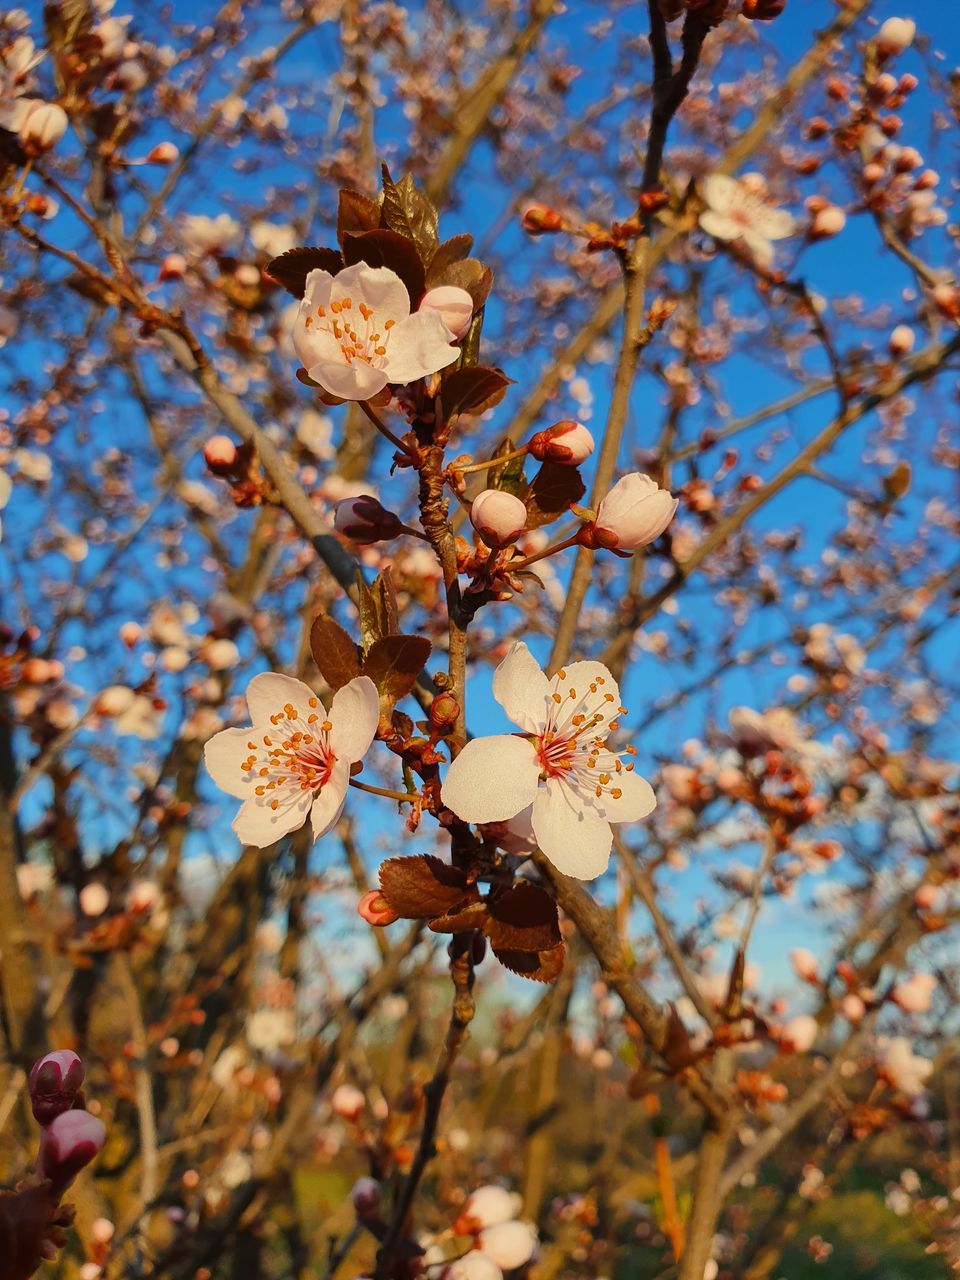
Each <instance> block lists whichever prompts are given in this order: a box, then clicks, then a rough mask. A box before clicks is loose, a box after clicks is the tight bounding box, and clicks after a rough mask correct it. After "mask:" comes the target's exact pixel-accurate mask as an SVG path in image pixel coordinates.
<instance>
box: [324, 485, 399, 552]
mask: <svg viewBox="0 0 960 1280" xmlns="http://www.w3.org/2000/svg"><path fill="white" fill-rule="evenodd" d="M333 527H334V528H335V529H336V531H337V533H342V534H343V536H344V537H345V538H350V539H352V540H353V541H354V542H359V543H361V544H362V545H364V546H369V544H370V543H372V542H383V541H384V540H385V539H387V538H395V537H397V535H398V534H400V533H402V532H403V522H402V520H401V519H400V517H399V516H397V515H394V513H393V512H392V511H388V510H387V509H386V507H384V506H382V505H381V503H380V502H379V501H378V500H377V499H376V498H374V497H373V496H372V495H371V494H369V493H361V494H360V495H359V496H358V497H356V498H344V499H343V500H342V501H341V502H338V503H337V508H336V511H335V512H334V516H333Z"/></svg>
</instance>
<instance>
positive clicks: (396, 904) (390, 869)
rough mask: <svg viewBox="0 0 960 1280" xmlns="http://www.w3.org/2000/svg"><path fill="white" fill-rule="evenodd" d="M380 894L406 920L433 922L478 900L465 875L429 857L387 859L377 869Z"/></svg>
mask: <svg viewBox="0 0 960 1280" xmlns="http://www.w3.org/2000/svg"><path fill="white" fill-rule="evenodd" d="M380 892H381V893H382V894H383V896H384V897H385V898H386V900H387V902H389V904H390V906H391V907H392V908H393V909H394V911H396V913H397V915H400V916H404V917H405V918H406V919H408V920H432V919H433V918H434V917H435V916H439V915H443V914H444V913H445V912H448V911H451V910H453V908H454V907H459V906H461V904H462V905H464V906H466V905H467V903H468V902H470V901H475V900H476V899H477V898H478V896H479V895H478V894H477V888H476V886H475V885H468V884H467V874H466V872H465V871H461V870H460V868H459V867H451V866H448V865H447V864H446V863H445V862H441V861H440V859H439V858H435V857H433V855H432V854H429V853H421V854H417V855H416V856H415V857H412V858H389V859H388V860H387V861H386V862H384V863H381V865H380Z"/></svg>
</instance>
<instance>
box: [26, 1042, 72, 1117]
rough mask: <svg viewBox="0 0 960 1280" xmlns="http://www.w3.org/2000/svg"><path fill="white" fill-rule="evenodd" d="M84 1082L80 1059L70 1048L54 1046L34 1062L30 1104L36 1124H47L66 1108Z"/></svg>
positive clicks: (30, 1083)
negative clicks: (50, 1051) (52, 1049)
mask: <svg viewBox="0 0 960 1280" xmlns="http://www.w3.org/2000/svg"><path fill="white" fill-rule="evenodd" d="M82 1084H83V1063H82V1062H81V1061H80V1058H79V1057H78V1056H77V1054H75V1053H74V1052H73V1050H72V1049H55V1050H54V1051H53V1052H52V1053H48V1054H46V1055H45V1056H44V1057H42V1058H40V1059H39V1060H38V1061H37V1062H35V1063H34V1064H33V1067H32V1069H31V1071H30V1081H29V1085H28V1088H29V1092H30V1105H31V1107H32V1108H33V1115H34V1119H35V1120H36V1121H37V1123H38V1124H42V1125H47V1124H50V1122H51V1121H52V1120H55V1119H56V1117H57V1116H59V1115H61V1114H62V1113H63V1112H64V1111H69V1110H70V1108H71V1107H72V1106H73V1104H74V1102H75V1101H76V1097H77V1094H78V1093H79V1092H80V1088H81V1086H82Z"/></svg>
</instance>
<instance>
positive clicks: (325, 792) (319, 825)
mask: <svg viewBox="0 0 960 1280" xmlns="http://www.w3.org/2000/svg"><path fill="white" fill-rule="evenodd" d="M349 782H350V765H349V763H348V762H347V761H345V760H344V761H343V762H341V763H338V764H336V765H334V768H333V772H332V773H331V774H330V777H329V778H328V779H327V782H326V785H325V786H324V787H322V788H321V790H320V794H319V795H318V796H317V798H316V799H315V800H314V802H313V806H312V808H311V809H310V824H311V826H312V827H313V838H314V840H319V839H320V837H321V836H324V835H326V834H327V832H328V831H329V830H330V828H331V827H333V826H336V824H337V823H338V822H339V821H340V815H341V813H343V806H344V804H345V803H346V800H347V786H348V785H349Z"/></svg>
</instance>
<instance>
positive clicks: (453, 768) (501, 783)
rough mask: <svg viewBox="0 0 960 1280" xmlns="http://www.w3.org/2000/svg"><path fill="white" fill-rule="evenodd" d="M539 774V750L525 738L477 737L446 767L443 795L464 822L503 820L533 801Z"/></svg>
mask: <svg viewBox="0 0 960 1280" xmlns="http://www.w3.org/2000/svg"><path fill="white" fill-rule="evenodd" d="M539 776H540V764H539V761H538V759H537V753H536V751H535V749H534V747H533V745H532V744H531V743H529V742H527V741H526V740H525V739H524V738H515V737H513V736H512V735H511V734H505V733H498V734H494V735H493V736H492V737H489V738H475V739H474V740H473V742H468V743H467V745H466V746H465V747H464V748H463V750H462V751H461V752H460V754H459V755H458V756H457V758H456V760H454V762H453V763H452V764H451V765H450V768H449V769H448V770H447V776H446V778H444V780H443V786H442V787H441V789H440V798H441V800H442V801H443V803H444V804H445V805H446V806H447V808H448V809H452V810H453V812H454V813H455V814H456V815H457V817H458V818H462V819H463V821H464V822H503V821H505V820H506V819H507V818H512V817H514V816H515V815H516V814H518V813H519V812H520V811H521V810H522V809H526V808H527V806H528V805H530V804H531V803H532V802H533V798H534V796H535V795H536V792H537V782H538V779H539Z"/></svg>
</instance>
